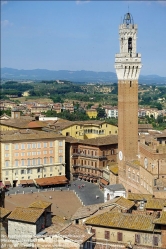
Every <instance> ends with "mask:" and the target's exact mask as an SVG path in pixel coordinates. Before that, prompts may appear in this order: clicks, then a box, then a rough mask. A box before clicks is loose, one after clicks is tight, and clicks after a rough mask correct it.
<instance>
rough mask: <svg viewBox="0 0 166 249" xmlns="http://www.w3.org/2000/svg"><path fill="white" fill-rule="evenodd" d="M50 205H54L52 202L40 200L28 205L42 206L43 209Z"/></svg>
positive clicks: (31, 206) (33, 206) (30, 206)
mask: <svg viewBox="0 0 166 249" xmlns="http://www.w3.org/2000/svg"><path fill="white" fill-rule="evenodd" d="M50 205H52V203H51V202H47V201H41V200H38V201H35V202H33V203H31V204H30V205H29V206H28V207H29V208H42V209H45V208H48V207H49V206H50Z"/></svg>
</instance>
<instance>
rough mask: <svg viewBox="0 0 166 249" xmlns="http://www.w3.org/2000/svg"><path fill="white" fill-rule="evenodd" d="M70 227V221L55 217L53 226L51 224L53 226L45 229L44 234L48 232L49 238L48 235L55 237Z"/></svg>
mask: <svg viewBox="0 0 166 249" xmlns="http://www.w3.org/2000/svg"><path fill="white" fill-rule="evenodd" d="M68 225H69V221H68V220H65V219H64V218H63V217H60V216H57V215H55V216H54V217H53V218H52V224H51V226H50V227H47V228H45V229H44V232H46V236H48V235H54V234H56V233H59V232H60V231H61V230H62V229H64V228H65V227H66V226H68Z"/></svg>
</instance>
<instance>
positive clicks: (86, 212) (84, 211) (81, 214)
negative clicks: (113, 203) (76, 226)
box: [72, 204, 100, 220]
mask: <svg viewBox="0 0 166 249" xmlns="http://www.w3.org/2000/svg"><path fill="white" fill-rule="evenodd" d="M99 207H100V204H95V205H88V206H84V207H80V208H79V209H77V211H76V212H75V214H74V215H73V216H72V220H76V219H83V218H86V217H89V216H91V215H92V214H94V213H96V212H97V210H98V209H99Z"/></svg>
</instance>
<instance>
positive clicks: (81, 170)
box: [66, 135, 118, 187]
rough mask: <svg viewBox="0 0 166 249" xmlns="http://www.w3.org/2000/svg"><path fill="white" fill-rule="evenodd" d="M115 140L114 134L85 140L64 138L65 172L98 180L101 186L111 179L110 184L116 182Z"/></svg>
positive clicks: (82, 177) (116, 144)
mask: <svg viewBox="0 0 166 249" xmlns="http://www.w3.org/2000/svg"><path fill="white" fill-rule="evenodd" d="M117 141H118V138H117V136H116V135H110V136H105V137H100V138H92V139H85V140H78V139H73V138H66V160H67V161H66V165H68V166H67V172H66V173H68V172H70V177H71V178H73V177H74V178H77V177H78V178H80V179H84V180H87V181H91V182H98V184H99V185H100V186H101V187H103V186H104V185H107V184H109V183H110V181H111V180H112V179H114V182H112V184H114V183H117V182H116V181H117V175H116V173H117V172H114V170H115V169H114V170H113V167H114V168H115V166H114V165H115V164H116V162H117V147H118V142H117ZM68 167H69V168H68Z"/></svg>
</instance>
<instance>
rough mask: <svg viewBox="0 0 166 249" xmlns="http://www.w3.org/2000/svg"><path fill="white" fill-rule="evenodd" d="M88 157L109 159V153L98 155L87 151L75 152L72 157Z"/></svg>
mask: <svg viewBox="0 0 166 249" xmlns="http://www.w3.org/2000/svg"><path fill="white" fill-rule="evenodd" d="M78 156H79V157H86V158H95V159H99V160H107V156H108V155H102V156H97V155H90V154H85V153H73V154H72V157H78Z"/></svg>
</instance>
